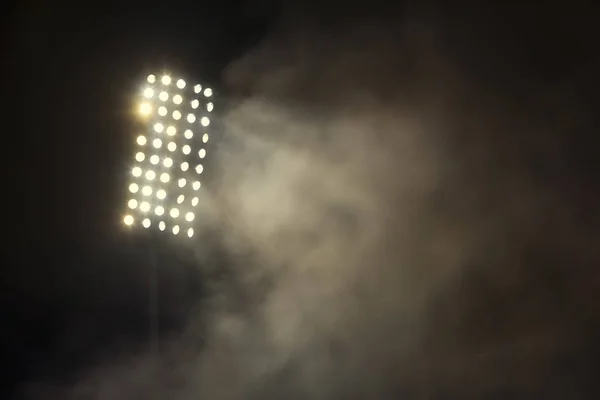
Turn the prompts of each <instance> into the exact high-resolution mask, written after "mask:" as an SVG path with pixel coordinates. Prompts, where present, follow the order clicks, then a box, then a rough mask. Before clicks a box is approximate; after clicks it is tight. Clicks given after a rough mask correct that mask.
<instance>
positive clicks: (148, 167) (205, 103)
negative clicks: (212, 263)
mask: <svg viewBox="0 0 600 400" xmlns="http://www.w3.org/2000/svg"><path fill="white" fill-rule="evenodd" d="M212 97H213V91H212V89H211V88H207V87H202V85H200V84H198V83H195V82H194V83H193V84H190V83H189V82H186V81H185V80H184V79H182V78H180V77H173V76H171V75H168V74H164V75H160V76H157V75H154V74H151V75H148V76H147V77H146V82H144V83H143V84H142V85H141V87H140V91H139V94H138V100H139V102H138V105H137V110H136V111H137V114H138V117H139V119H140V121H141V125H140V127H141V129H140V131H139V132H137V133H136V135H135V139H133V140H135V148H136V149H135V151H134V155H133V158H132V160H131V164H130V172H129V181H128V183H127V185H128V186H127V191H128V194H129V196H128V198H127V200H126V208H127V211H126V213H125V215H124V216H123V223H124V224H125V226H126V228H128V229H134V228H145V229H147V230H149V229H153V228H155V229H156V234H159V233H167V234H172V235H177V236H185V237H187V238H191V237H193V236H194V225H195V219H196V212H195V210H196V208H197V207H198V205H199V194H200V190H201V187H202V173H203V172H204V166H203V163H204V160H205V158H206V145H207V143H208V140H209V131H210V124H211V119H210V116H211V112H212V111H213V108H214V105H213V102H212ZM149 256H150V258H151V260H152V262H151V264H152V271H150V272H151V273H150V287H149V296H150V308H151V316H150V331H151V335H152V336H153V340H152V342H153V344H154V349H155V354H156V357H157V358H156V368H157V373H159V371H160V366H159V364H160V363H159V361H158V359H159V340H158V336H159V327H158V325H159V323H158V321H159V317H158V315H159V312H158V309H159V307H158V259H157V258H158V252H157V250H156V247H155V246H153V247H152V248H151V249H150V251H149ZM159 377H160V375H158V376H157V381H156V384H157V390H158V391H160V390H161V384H160V383H159V381H160V379H159Z"/></svg>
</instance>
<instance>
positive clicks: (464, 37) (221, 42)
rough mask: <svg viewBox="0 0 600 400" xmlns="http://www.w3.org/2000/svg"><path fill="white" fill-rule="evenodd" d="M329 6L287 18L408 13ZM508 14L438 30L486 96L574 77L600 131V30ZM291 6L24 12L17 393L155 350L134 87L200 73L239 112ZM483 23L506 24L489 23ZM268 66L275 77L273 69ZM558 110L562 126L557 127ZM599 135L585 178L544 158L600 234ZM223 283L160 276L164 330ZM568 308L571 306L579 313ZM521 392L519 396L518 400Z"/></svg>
mask: <svg viewBox="0 0 600 400" xmlns="http://www.w3.org/2000/svg"><path fill="white" fill-rule="evenodd" d="M325 3H327V4H325V5H323V4H321V2H316V1H314V2H313V1H310V2H289V4H290V6H289V7H287V14H286V15H287V20H286V21H288V22H290V21H294V22H295V23H296V24H297V27H296V29H298V30H299V31H302V32H305V33H306V32H311V31H312V30H318V31H319V32H321V34H323V32H327V31H329V30H330V29H331V30H334V28H333V27H338V26H347V27H348V26H351V24H352V23H355V21H363V20H365V21H370V22H368V23H367V25H368V26H371V27H372V26H378V24H379V23H380V22H379V21H386V22H385V24H387V25H386V26H388V25H390V20H391V19H393V16H390V14H387V13H385V12H380V11H373V10H379V8H384V7H383V6H382V7H379V8H378V5H374V4H370V6H369V8H368V9H367V8H366V7H367V6H366V5H365V4H361V5H354V4H350V3H347V4H345V6H344V7H342V6H340V5H339V3H340V2H337V3H336V2H334V1H332V2H325ZM371 3H373V2H371ZM374 3H377V4H378V3H379V2H374ZM381 3H384V2H381ZM291 4H296V5H295V6H292V5H291ZM298 4H302V5H301V6H300V5H298ZM500 8H503V7H500ZM505 8H506V10H504V9H503V10H500V11H502V12H504V14H502V13H501V12H499V15H498V16H495V17H490V15H491V14H493V11H490V10H484V9H464V10H455V9H447V10H446V9H442V8H435V10H436V11H435V12H434V14H435V15H437V19H436V21H437V22H438V23H439V24H440V26H444V27H446V28H448V31H450V32H454V33H455V35H456V36H455V37H449V38H448V39H447V40H448V43H450V44H448V46H447V47H445V48H444V50H443V51H444V52H445V54H449V53H450V54H453V55H454V56H455V57H456V58H458V59H460V60H462V62H463V64H462V65H463V73H464V74H466V75H468V76H469V83H470V84H471V85H473V87H483V86H486V85H487V86H486V88H487V89H488V90H489V91H490V92H493V93H494V94H495V95H497V96H498V97H499V98H506V99H516V100H515V101H514V102H513V103H512V104H520V103H519V102H520V101H523V102H525V101H526V100H523V99H525V98H526V97H527V96H528V90H529V89H527V88H528V87H529V86H531V87H536V88H537V87H544V85H554V84H556V85H560V82H561V80H563V79H565V85H566V86H568V87H569V88H571V91H569V89H567V92H568V94H564V92H560V96H564V99H563V98H561V101H564V102H566V103H568V104H570V105H573V104H575V103H577V104H578V106H577V107H575V108H577V109H578V112H579V113H580V114H581V115H582V117H581V118H582V120H583V119H585V120H586V121H591V119H592V118H591V117H590V115H591V113H590V112H587V111H586V109H593V108H594V106H593V104H594V102H595V100H594V99H593V95H595V92H596V91H595V90H594V89H593V88H594V87H596V84H597V82H598V80H597V78H593V77H591V76H590V74H589V72H587V71H589V70H590V69H593V66H594V65H595V66H597V65H598V64H597V50H596V52H595V53H596V54H595V55H594V52H593V51H590V50H589V49H590V47H589V46H590V43H592V39H591V38H592V37H593V32H594V31H593V30H592V29H591V28H590V29H587V28H584V27H583V25H584V24H583V23H581V22H578V21H580V20H582V19H585V18H583V17H582V15H584V14H586V13H584V12H583V11H581V10H578V11H575V10H574V9H571V8H568V9H567V10H566V11H564V12H561V9H560V8H559V7H557V8H556V9H550V8H545V9H544V10H538V9H536V8H535V7H525V6H524V7H523V8H522V9H519V10H518V12H517V11H515V10H508V8H509V7H505ZM299 9H302V10H303V12H302V13H300V11H297V10H299ZM423 9H427V7H426V6H423ZM433 9H434V8H432V10H433ZM293 10H296V11H293ZM279 11H280V7H277V6H276V2H273V1H271V2H269V1H263V2H261V1H247V2H242V1H233V0H223V1H219V0H215V1H212V2H203V1H196V2H187V3H184V2H180V3H176V2H162V3H160V4H151V3H146V4H144V3H143V2H140V3H139V4H131V5H130V4H128V3H127V2H116V3H109V2H94V3H86V2H79V3H68V2H54V3H52V4H50V3H49V2H41V1H39V2H36V1H29V2H21V3H20V4H19V5H18V6H15V7H13V8H12V9H11V12H10V13H9V14H7V16H6V17H5V18H6V21H7V22H8V23H7V24H6V28H5V36H4V41H3V46H4V49H5V50H3V64H4V65H3V67H4V68H3V70H4V71H5V72H4V74H3V75H4V79H3V89H2V90H1V91H0V92H1V93H2V98H3V99H4V100H3V103H2V104H3V110H2V113H1V114H2V115H3V121H4V128H3V130H2V132H3V134H4V136H3V137H4V139H5V140H6V142H5V145H4V146H5V147H4V149H5V150H4V155H5V157H4V160H3V162H2V164H3V165H4V164H5V165H4V170H5V171H7V172H6V173H5V178H6V177H8V178H9V179H8V182H6V180H5V183H4V185H3V187H4V191H3V192H2V193H3V198H4V199H5V200H8V204H6V210H7V214H8V222H6V223H5V224H4V225H5V230H4V232H5V235H4V238H3V240H4V246H3V247H4V249H3V252H2V253H3V259H4V262H3V269H2V273H1V275H0V276H1V278H0V279H1V280H0V288H1V289H0V318H1V322H0V334H1V336H0V344H1V347H0V355H2V359H3V363H4V370H5V372H4V373H3V377H2V381H3V382H2V386H3V387H4V388H6V390H7V391H8V392H10V391H11V390H13V389H14V388H16V387H18V386H20V385H23V384H25V383H27V382H36V381H42V380H44V381H45V380H54V381H57V382H72V381H74V380H77V377H78V376H79V374H81V373H83V372H82V371H86V368H88V366H89V365H91V364H93V363H94V362H95V360H97V358H98V357H108V358H109V359H110V354H112V353H111V351H118V350H114V349H119V348H120V347H119V346H126V347H128V348H130V349H131V348H133V349H135V348H136V346H143V343H145V341H146V340H147V338H148V332H147V328H148V304H147V297H146V286H145V282H146V280H147V269H146V267H147V262H146V261H145V259H144V254H145V249H146V247H145V246H146V245H147V241H146V240H145V238H142V239H140V238H137V239H136V238H133V237H130V236H127V235H125V234H124V233H122V231H121V224H120V220H121V211H122V210H121V209H120V208H119V207H120V206H121V205H122V204H123V190H124V187H125V175H126V171H127V168H128V165H127V163H126V162H127V161H126V160H127V158H128V156H129V153H130V152H131V146H130V142H131V141H130V139H131V137H130V136H128V135H129V130H130V129H132V124H131V99H132V93H133V90H134V89H135V88H136V87H137V86H136V85H137V84H138V82H140V81H141V79H143V77H144V76H145V74H147V73H148V72H150V71H155V70H160V69H162V68H163V67H165V66H168V67H169V68H171V69H173V70H176V71H184V72H185V73H188V74H190V75H192V74H193V76H195V77H201V78H202V79H204V80H205V81H207V82H209V83H210V84H212V85H213V86H214V87H215V88H216V89H217V90H218V91H220V93H221V95H222V98H223V99H224V101H227V100H228V99H230V98H233V97H234V96H247V95H248V94H249V92H248V91H250V92H251V91H252V85H250V84H249V85H246V86H244V84H239V81H236V76H235V74H234V76H233V78H232V77H231V74H230V75H227V71H228V67H229V65H230V64H231V63H234V62H235V61H236V60H238V59H239V58H240V57H242V56H243V55H244V54H245V53H246V52H248V51H249V50H251V49H253V48H255V47H256V46H257V45H258V44H259V43H260V42H261V40H262V39H263V38H265V37H267V36H269V37H271V38H272V37H273V34H272V33H271V34H269V32H271V31H272V30H273V29H274V26H276V22H277V21H278V19H277V18H278V16H279ZM478 13H484V14H488V15H487V16H488V17H489V18H488V19H485V20H484V19H482V21H485V22H479V18H478ZM518 13H521V14H520V15H515V14H518ZM338 14H340V15H338ZM307 15H311V16H312V17H310V18H307V17H306V16H307ZM382 15H383V16H382ZM394 15H396V14H394ZM509 15H510V18H508V17H507V16H509ZM587 15H593V13H592V12H591V11H590V12H588V13H587ZM507 18H508V20H509V22H506V21H507ZM298 21H307V22H306V24H304V25H302V23H301V22H298ZM381 24H382V26H383V25H384V22H381ZM284 25H285V24H284ZM463 25H464V26H463ZM346 29H350V30H351V28H346ZM381 29H382V30H384V28H381ZM284 30H285V29H284ZM481 32H483V33H481ZM480 33H481V34H480ZM308 36H310V34H308ZM315 37H318V35H317V34H315ZM524 38H526V39H524ZM282 40H283V39H282ZM338 40H339V41H340V42H344V39H340V38H338ZM309 42H310V41H309ZM334 42H335V41H334ZM487 43H489V45H488V44H487ZM335 44H337V43H335ZM344 44H345V45H347V43H346V42H344ZM333 47H335V45H334V46H333ZM473 48H476V49H477V51H473V50H472V49H473ZM262 62H263V64H267V65H268V64H269V59H268V58H267V59H266V60H262ZM407 68H408V69H410V67H407ZM500 70H501V71H502V73H498V71H500ZM580 70H581V71H582V72H581V73H580V72H578V71H580ZM340 74H342V75H343V73H340ZM348 74H350V72H348ZM226 75H227V76H228V79H225V76H226ZM565 77H567V78H565ZM571 77H574V78H573V79H571ZM232 79H233V81H235V83H234V84H233V85H232V84H231V80H232ZM557 82H558V83H557ZM226 83H229V86H228V85H227V84H226ZM383 86H386V84H383ZM389 86H392V87H393V86H394V85H392V84H389ZM324 90H326V89H324ZM275 91H276V90H275ZM340 92H341V91H340ZM569 96H570V97H569ZM292 97H293V96H292ZM298 97H299V98H300V100H298V98H295V99H294V100H298V101H299V102H300V103H301V102H302V99H301V97H302V95H301V94H300V95H298ZM571 98H572V100H570V99H571ZM565 99H566V100H565ZM324 101H325V102H326V101H327V100H324ZM329 101H330V102H331V101H335V100H329ZM324 104H328V103H324ZM561 104H562V103H561ZM596 104H597V103H596ZM515 108H518V107H515ZM542 108H543V107H542ZM509 112H510V111H509ZM536 112H540V113H542V114H543V112H544V111H543V110H542V111H539V110H537V111H536ZM548 113H549V115H548V116H547V120H548V121H550V120H552V118H553V117H554V115H553V114H552V111H551V110H550V111H548ZM550 125H552V124H551V123H550ZM596 127H597V126H595V125H593V124H592V123H591V122H590V123H588V124H587V125H586V124H581V127H580V128H578V129H579V130H578V131H575V130H573V131H570V132H569V133H567V134H564V136H563V137H562V138H561V144H562V146H564V149H565V151H564V154H565V158H564V159H565V160H567V161H565V162H566V163H570V164H572V168H571V169H570V170H569V171H570V172H568V173H567V172H565V171H564V170H563V169H561V168H559V167H556V166H554V164H552V165H550V164H544V162H543V161H540V163H537V164H536V161H535V160H529V161H531V162H532V165H533V166H532V167H531V168H530V169H531V170H535V171H536V173H537V174H538V175H539V177H540V178H539V179H540V180H544V179H552V180H554V181H555V182H561V183H559V184H557V186H556V187H555V189H554V190H555V191H554V192H552V191H551V192H550V193H559V192H560V193H563V192H568V193H569V194H568V195H564V202H565V203H569V204H572V205H573V206H572V209H573V210H575V211H573V213H574V214H573V215H575V214H578V215H577V216H575V217H574V218H575V219H577V220H578V221H580V224H581V226H585V229H587V231H586V232H595V233H596V234H597V233H598V231H597V228H596V225H595V223H596V222H597V217H594V216H593V215H592V214H593V211H590V210H593V208H594V207H595V206H594V204H596V205H597V203H595V200H594V199H597V192H596V188H595V184H596V178H597V177H598V175H597V172H594V168H593V165H594V164H595V163H596V159H597V154H598V151H597V150H593V149H594V148H596V147H594V143H595V141H596V139H595V138H594V135H593V133H594V132H597V130H596ZM580 132H581V134H580ZM531 140H537V139H535V138H533V139H531ZM524 141H527V140H525V139H524ZM502 143H505V142H502ZM569 146H570V147H569ZM500 148H501V147H500ZM467 151H468V150H465V152H467ZM523 151H524V152H525V153H526V151H525V150H523ZM465 158H467V157H466V156H465ZM557 196H559V195H558V194H557ZM559 197H560V196H559ZM560 198H561V199H563V197H560ZM561 201H562V200H561ZM590 213H592V214H590ZM540 229H542V231H543V228H540ZM582 229H584V228H582ZM541 234H542V233H540V235H541ZM590 235H591V233H590ZM597 238H598V236H596V241H597ZM215 246H217V245H215ZM217 247H218V246H217ZM209 253H210V255H209V261H207V262H209V263H214V264H216V265H223V269H226V267H225V264H227V262H226V261H224V260H225V259H227V258H228V257H227V256H223V255H222V254H221V252H220V248H219V249H215V250H211V251H209ZM596 254H597V250H596ZM210 257H214V258H213V259H210ZM595 257H596V258H594V256H591V255H590V257H588V258H586V257H585V255H582V254H580V257H579V258H577V257H575V258H576V259H578V260H585V261H582V265H585V266H586V267H587V268H591V267H593V266H594V263H593V262H592V261H590V260H596V261H597V260H598V258H597V256H595ZM572 260H573V258H567V259H566V260H564V261H563V262H564V263H565V264H570V263H571V262H572ZM573 264H577V263H576V262H573ZM596 266H597V265H596ZM531 270H532V271H534V270H535V268H533V267H532V269H531ZM583 271H585V272H583ZM589 271H590V270H588V269H585V268H582V269H580V270H578V272H573V271H571V275H569V277H571V276H572V275H573V276H574V275H577V278H575V277H574V278H573V279H571V278H569V279H567V278H565V277H563V275H560V274H558V277H554V278H553V277H549V278H548V279H547V280H544V279H540V281H539V282H541V283H539V285H540V286H544V285H546V284H547V285H548V286H549V287H551V286H552V285H553V284H555V283H556V281H560V282H563V283H564V285H563V286H561V285H558V286H560V287H561V288H563V289H564V287H569V288H570V289H569V290H575V291H578V289H577V288H578V286H577V285H578V283H577V282H579V281H580V280H582V281H583V282H586V281H587V283H586V284H584V285H583V286H585V289H582V290H581V291H582V292H585V293H589V292H590V291H593V288H596V289H597V288H598V282H599V281H598V280H597V276H598V275H597V273H594V275H593V276H595V277H596V278H593V279H592V278H590V279H587V278H582V277H581V276H580V275H581V274H586V273H589ZM532 274H534V275H535V273H532ZM475 275H477V274H475ZM525 275H527V274H525ZM527 276H529V275H527ZM527 276H526V277H524V278H523V279H526V278H527ZM590 276H592V275H590ZM210 279H212V278H210V277H207V276H206V275H205V274H204V273H201V272H198V269H197V268H195V266H194V262H192V261H191V260H190V259H189V258H186V257H185V256H182V257H179V258H177V257H175V258H173V257H171V261H170V270H169V271H163V272H162V275H161V282H162V289H161V290H162V292H161V298H162V299H163V301H164V303H163V304H162V309H161V313H162V314H161V326H162V327H163V330H164V332H170V331H177V330H178V329H180V328H181V327H182V326H183V325H184V321H185V319H186V317H187V316H188V312H189V310H190V309H191V308H192V307H193V306H194V305H195V304H197V302H198V300H200V299H203V298H204V297H205V295H206V286H207V285H206V281H207V280H210ZM594 279H595V280H594ZM473 281H474V282H477V277H475V278H473ZM140 282H141V283H140ZM527 282H529V280H527ZM548 282H549V283H548ZM527 284H529V283H527ZM474 286H477V285H476V284H474ZM573 287H575V289H573ZM477 290H481V291H484V292H485V289H481V288H479V289H477ZM493 290H501V289H498V288H494V289H490V291H493ZM548 290H550V291H551V289H548ZM564 290H567V289H564ZM542 292H543V291H542ZM543 293H545V292H543ZM567 297H568V296H567ZM541 298H542V299H546V297H543V295H542V297H541ZM569 298H570V297H569ZM591 299H592V298H585V300H582V299H578V300H573V304H579V306H581V307H583V308H586V307H587V305H588V302H590V301H591ZM593 299H594V300H596V299H597V296H595V297H593ZM557 301H558V303H557V304H558V306H556V307H560V305H561V304H563V305H564V304H567V303H568V304H571V303H570V302H569V301H570V300H564V301H561V300H557ZM490 304H491V303H490ZM581 304H585V306H583V305H581ZM489 307H490V310H492V309H493V311H489V312H490V313H499V314H502V313H503V312H505V311H503V310H504V308H502V307H509V306H508V305H506V303H504V302H500V303H499V305H497V307H498V308H494V307H495V306H494V304H492V305H489ZM548 307H550V306H548ZM565 307H566V306H565ZM573 307H575V306H573ZM442 308H443V307H442ZM589 308H590V310H592V309H594V308H593V307H592V306H590V307H589ZM586 310H587V308H586ZM596 310H597V308H596ZM586 312H587V311H586ZM590 313H592V311H589V312H587V314H586V317H585V318H583V317H582V318H583V320H585V321H584V322H581V326H586V327H589V329H588V333H589V332H591V331H593V329H596V328H597V326H598V325H597V321H598V319H597V318H596V319H593V318H591V317H589V314H590ZM474 315H476V316H477V315H479V314H477V312H474ZM474 318H477V317H474ZM441 320H442V322H439V323H440V324H443V323H444V322H443V321H445V320H444V319H443V318H441ZM557 323H559V324H560V322H557ZM565 323H568V322H565ZM578 326H579V325H578ZM441 329H442V330H443V328H441ZM582 329H583V328H582ZM475 336H476V335H475ZM584 336H585V335H584ZM464 337H465V338H468V337H470V336H469V334H465V335H464ZM465 340H469V339H465ZM473 340H476V339H473ZM581 340H584V339H581ZM575 347H576V348H577V349H578V350H577V351H574V352H573V353H572V354H571V353H569V354H567V355H565V356H564V357H563V358H561V359H560V360H558V361H555V363H556V371H558V372H557V373H556V374H558V375H560V374H563V375H564V376H566V375H569V378H568V379H570V380H569V382H571V383H567V384H565V386H564V387H567V388H571V387H572V386H574V387H577V386H578V384H577V383H572V382H579V381H578V379H581V381H582V382H584V383H582V384H581V387H582V388H583V387H584V386H585V385H586V384H588V383H589V378H590V376H591V373H590V368H591V365H592V361H591V360H593V359H594V356H593V355H594V354H596V355H598V346H597V344H595V343H589V342H585V343H583V344H581V345H580V346H575ZM111 349H112V350H111ZM107 354H108V356H107ZM561 363H562V364H561ZM282 374H284V373H282ZM282 376H283V375H282ZM548 376H553V375H548ZM281 379H283V380H284V379H285V378H281ZM510 389H511V388H510V387H509V388H506V390H507V392H506V393H512V392H511V391H510ZM565 390H567V391H568V390H570V389H565ZM586 390H587V389H586ZM586 393H587V392H585V391H583V389H582V392H581V393H577V395H573V396H569V397H568V398H573V399H575V398H588V397H586ZM501 394H502V393H500V395H501ZM559 396H560V395H559ZM443 398H446V397H443ZM557 398H567V397H557Z"/></svg>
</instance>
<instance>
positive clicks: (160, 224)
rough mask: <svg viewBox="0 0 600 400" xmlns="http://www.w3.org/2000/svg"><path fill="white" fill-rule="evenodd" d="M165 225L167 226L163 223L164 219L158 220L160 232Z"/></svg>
mask: <svg viewBox="0 0 600 400" xmlns="http://www.w3.org/2000/svg"><path fill="white" fill-rule="evenodd" d="M166 227H167V226H166V225H165V222H164V221H160V222H159V223H158V229H160V231H161V232H162V231H164V230H165V228H166Z"/></svg>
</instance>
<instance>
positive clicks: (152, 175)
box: [146, 170, 156, 181]
mask: <svg viewBox="0 0 600 400" xmlns="http://www.w3.org/2000/svg"><path fill="white" fill-rule="evenodd" d="M154 178H156V172H154V171H152V170H150V171H146V179H148V180H149V181H153V180H154Z"/></svg>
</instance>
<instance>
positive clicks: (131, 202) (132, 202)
mask: <svg viewBox="0 0 600 400" xmlns="http://www.w3.org/2000/svg"><path fill="white" fill-rule="evenodd" d="M127 205H128V206H129V208H131V209H134V208H136V207H137V206H138V202H137V200H136V199H131V200H129V201H128V202H127Z"/></svg>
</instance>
